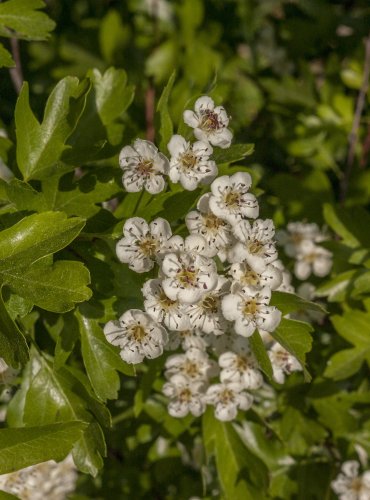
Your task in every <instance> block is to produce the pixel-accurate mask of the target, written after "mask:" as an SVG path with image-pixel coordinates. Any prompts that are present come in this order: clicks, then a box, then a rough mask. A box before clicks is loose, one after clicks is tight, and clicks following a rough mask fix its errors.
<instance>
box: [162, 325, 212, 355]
mask: <svg viewBox="0 0 370 500" xmlns="http://www.w3.org/2000/svg"><path fill="white" fill-rule="evenodd" d="M180 345H181V348H182V349H183V350H184V351H186V350H188V349H191V348H192V347H194V348H196V349H200V350H202V351H205V350H206V349H207V342H206V340H205V335H204V333H203V332H201V331H200V330H181V331H172V332H171V331H170V332H168V342H167V344H166V346H165V349H166V350H168V351H175V350H176V349H177V348H178V347H179V346H180Z"/></svg>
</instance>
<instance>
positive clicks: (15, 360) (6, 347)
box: [0, 288, 29, 368]
mask: <svg viewBox="0 0 370 500" xmlns="http://www.w3.org/2000/svg"><path fill="white" fill-rule="evenodd" d="M0 353H1V357H2V358H3V359H4V360H5V362H6V363H7V364H8V365H10V366H12V367H13V368H18V366H19V364H21V365H24V364H26V363H27V361H28V357H29V354H28V346H27V342H26V339H25V338H24V336H23V334H22V332H21V331H20V330H19V328H18V326H17V325H16V324H15V322H14V321H13V320H12V318H11V317H10V316H9V313H8V311H7V309H6V307H5V304H4V301H3V297H2V293H1V288H0Z"/></svg>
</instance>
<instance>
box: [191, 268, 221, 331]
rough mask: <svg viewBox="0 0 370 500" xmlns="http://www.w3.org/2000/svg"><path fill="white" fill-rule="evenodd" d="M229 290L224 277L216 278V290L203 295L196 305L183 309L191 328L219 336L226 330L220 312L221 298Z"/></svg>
mask: <svg viewBox="0 0 370 500" xmlns="http://www.w3.org/2000/svg"><path fill="white" fill-rule="evenodd" d="M229 289H230V282H229V280H228V279H227V278H225V277H224V276H219V277H218V282H217V286H216V288H214V289H213V291H212V292H210V293H207V294H205V295H203V297H202V298H201V300H200V301H199V302H197V303H196V304H190V305H188V306H186V307H185V309H184V310H185V312H186V314H187V316H188V318H189V321H190V324H191V326H192V328H197V329H199V330H201V331H203V332H204V333H213V334H214V335H221V334H223V333H225V331H226V329H227V321H226V320H225V318H224V317H223V314H222V311H221V297H222V296H223V295H225V294H226V293H227V292H228V291H229Z"/></svg>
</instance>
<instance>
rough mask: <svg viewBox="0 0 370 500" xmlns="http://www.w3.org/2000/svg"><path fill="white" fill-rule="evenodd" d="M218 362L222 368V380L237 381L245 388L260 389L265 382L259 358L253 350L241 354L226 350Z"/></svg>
mask: <svg viewBox="0 0 370 500" xmlns="http://www.w3.org/2000/svg"><path fill="white" fill-rule="evenodd" d="M218 364H219V365H220V367H221V368H222V370H221V373H220V380H221V382H237V383H238V384H241V385H242V386H243V389H258V388H259V387H261V385H262V383H263V377H262V374H261V372H260V370H259V369H258V363H257V360H256V358H255V357H254V355H253V353H252V352H251V351H247V352H244V353H240V354H236V353H234V352H230V351H228V352H224V353H223V354H221V356H220V357H219V359H218Z"/></svg>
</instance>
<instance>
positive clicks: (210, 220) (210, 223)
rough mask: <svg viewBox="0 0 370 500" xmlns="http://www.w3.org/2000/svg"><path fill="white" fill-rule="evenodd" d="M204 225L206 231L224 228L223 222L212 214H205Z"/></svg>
mask: <svg viewBox="0 0 370 500" xmlns="http://www.w3.org/2000/svg"><path fill="white" fill-rule="evenodd" d="M204 225H205V226H206V228H207V229H214V230H216V231H217V230H218V228H219V227H222V226H225V222H224V221H223V220H221V219H219V218H218V217H216V216H215V215H213V214H207V216H206V217H205V218H204Z"/></svg>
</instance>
